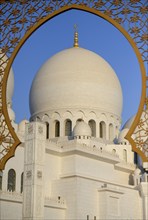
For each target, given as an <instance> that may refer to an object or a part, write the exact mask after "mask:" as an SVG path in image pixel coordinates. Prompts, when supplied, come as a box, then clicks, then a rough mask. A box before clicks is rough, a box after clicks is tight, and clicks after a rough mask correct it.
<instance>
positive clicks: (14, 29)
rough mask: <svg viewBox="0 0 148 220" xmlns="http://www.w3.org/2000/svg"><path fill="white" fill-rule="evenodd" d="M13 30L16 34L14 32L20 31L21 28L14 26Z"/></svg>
mask: <svg viewBox="0 0 148 220" xmlns="http://www.w3.org/2000/svg"><path fill="white" fill-rule="evenodd" d="M11 31H12V33H13V34H14V33H16V32H18V31H19V28H18V27H17V26H14V27H12V28H11Z"/></svg>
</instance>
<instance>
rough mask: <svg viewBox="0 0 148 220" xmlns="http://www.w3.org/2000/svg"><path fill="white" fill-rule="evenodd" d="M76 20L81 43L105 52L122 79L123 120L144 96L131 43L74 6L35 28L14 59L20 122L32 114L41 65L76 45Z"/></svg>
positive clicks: (130, 114) (14, 104)
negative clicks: (33, 86) (31, 93)
mask: <svg viewBox="0 0 148 220" xmlns="http://www.w3.org/2000/svg"><path fill="white" fill-rule="evenodd" d="M74 24H77V25H78V32H79V46H80V47H83V48H86V49H88V50H92V51H94V52H95V53H97V54H99V55H100V56H102V57H103V58H104V59H105V60H106V61H107V62H108V63H110V65H111V66H112V67H113V69H114V70H115V72H116V74H117V76H118V78H119V80H120V83H121V86H122V90H123V101H124V106H123V113H122V122H123V124H124V123H125V122H126V120H127V119H129V118H130V117H131V116H133V115H134V114H135V113H136V112H137V109H138V106H139V102H140V97H141V73H140V68H139V64H138V61H137V58H136V55H135V53H134V51H133V49H132V47H131V45H130V44H129V43H128V41H127V40H126V39H125V37H124V36H123V35H122V34H121V33H120V32H119V31H118V30H117V29H116V28H115V27H114V26H112V25H111V24H109V23H108V22H107V21H105V20H103V19H102V18H99V17H98V16H95V15H92V14H90V13H87V12H83V11H78V10H71V11H68V12H65V13H63V14H61V15H58V16H56V17H55V18H53V19H51V20H50V21H48V22H46V23H45V24H44V25H42V26H41V27H40V28H39V29H38V30H37V31H35V32H34V33H33V34H32V36H31V37H30V38H29V39H28V40H27V41H26V42H25V44H24V45H23V46H22V48H21V49H20V51H19V53H18V55H17V56H16V58H15V60H14V63H13V66H12V67H13V71H14V77H15V87H14V96H13V109H14V111H15V114H16V122H17V123H18V122H20V121H21V120H23V119H24V118H27V119H29V117H30V112H29V91H30V87H31V83H32V80H33V78H34V76H35V74H36V73H37V71H38V70H39V68H40V67H41V66H42V65H43V64H44V62H45V61H46V60H47V59H48V58H49V57H51V56H52V55H54V54H55V53H57V52H59V51H61V50H64V49H66V48H70V47H72V46H73V35H74Z"/></svg>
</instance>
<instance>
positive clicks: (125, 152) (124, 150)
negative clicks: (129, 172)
mask: <svg viewBox="0 0 148 220" xmlns="http://www.w3.org/2000/svg"><path fill="white" fill-rule="evenodd" d="M123 160H124V161H125V162H127V150H126V149H123Z"/></svg>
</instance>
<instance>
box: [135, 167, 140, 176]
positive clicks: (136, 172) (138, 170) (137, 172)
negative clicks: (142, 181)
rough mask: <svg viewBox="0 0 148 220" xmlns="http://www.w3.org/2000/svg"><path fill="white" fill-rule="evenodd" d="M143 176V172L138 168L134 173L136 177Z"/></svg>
mask: <svg viewBox="0 0 148 220" xmlns="http://www.w3.org/2000/svg"><path fill="white" fill-rule="evenodd" d="M140 174H141V170H140V169H139V168H138V167H137V168H136V169H135V171H134V175H135V176H137V175H140Z"/></svg>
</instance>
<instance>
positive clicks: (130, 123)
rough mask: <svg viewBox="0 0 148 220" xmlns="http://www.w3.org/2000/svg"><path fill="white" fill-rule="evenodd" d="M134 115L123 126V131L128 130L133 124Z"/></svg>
mask: <svg viewBox="0 0 148 220" xmlns="http://www.w3.org/2000/svg"><path fill="white" fill-rule="evenodd" d="M135 117H136V115H134V116H132V117H131V118H130V119H129V120H127V122H126V123H125V124H124V126H123V129H125V128H128V129H130V127H131V125H132V124H133V122H134V120H135Z"/></svg>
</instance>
